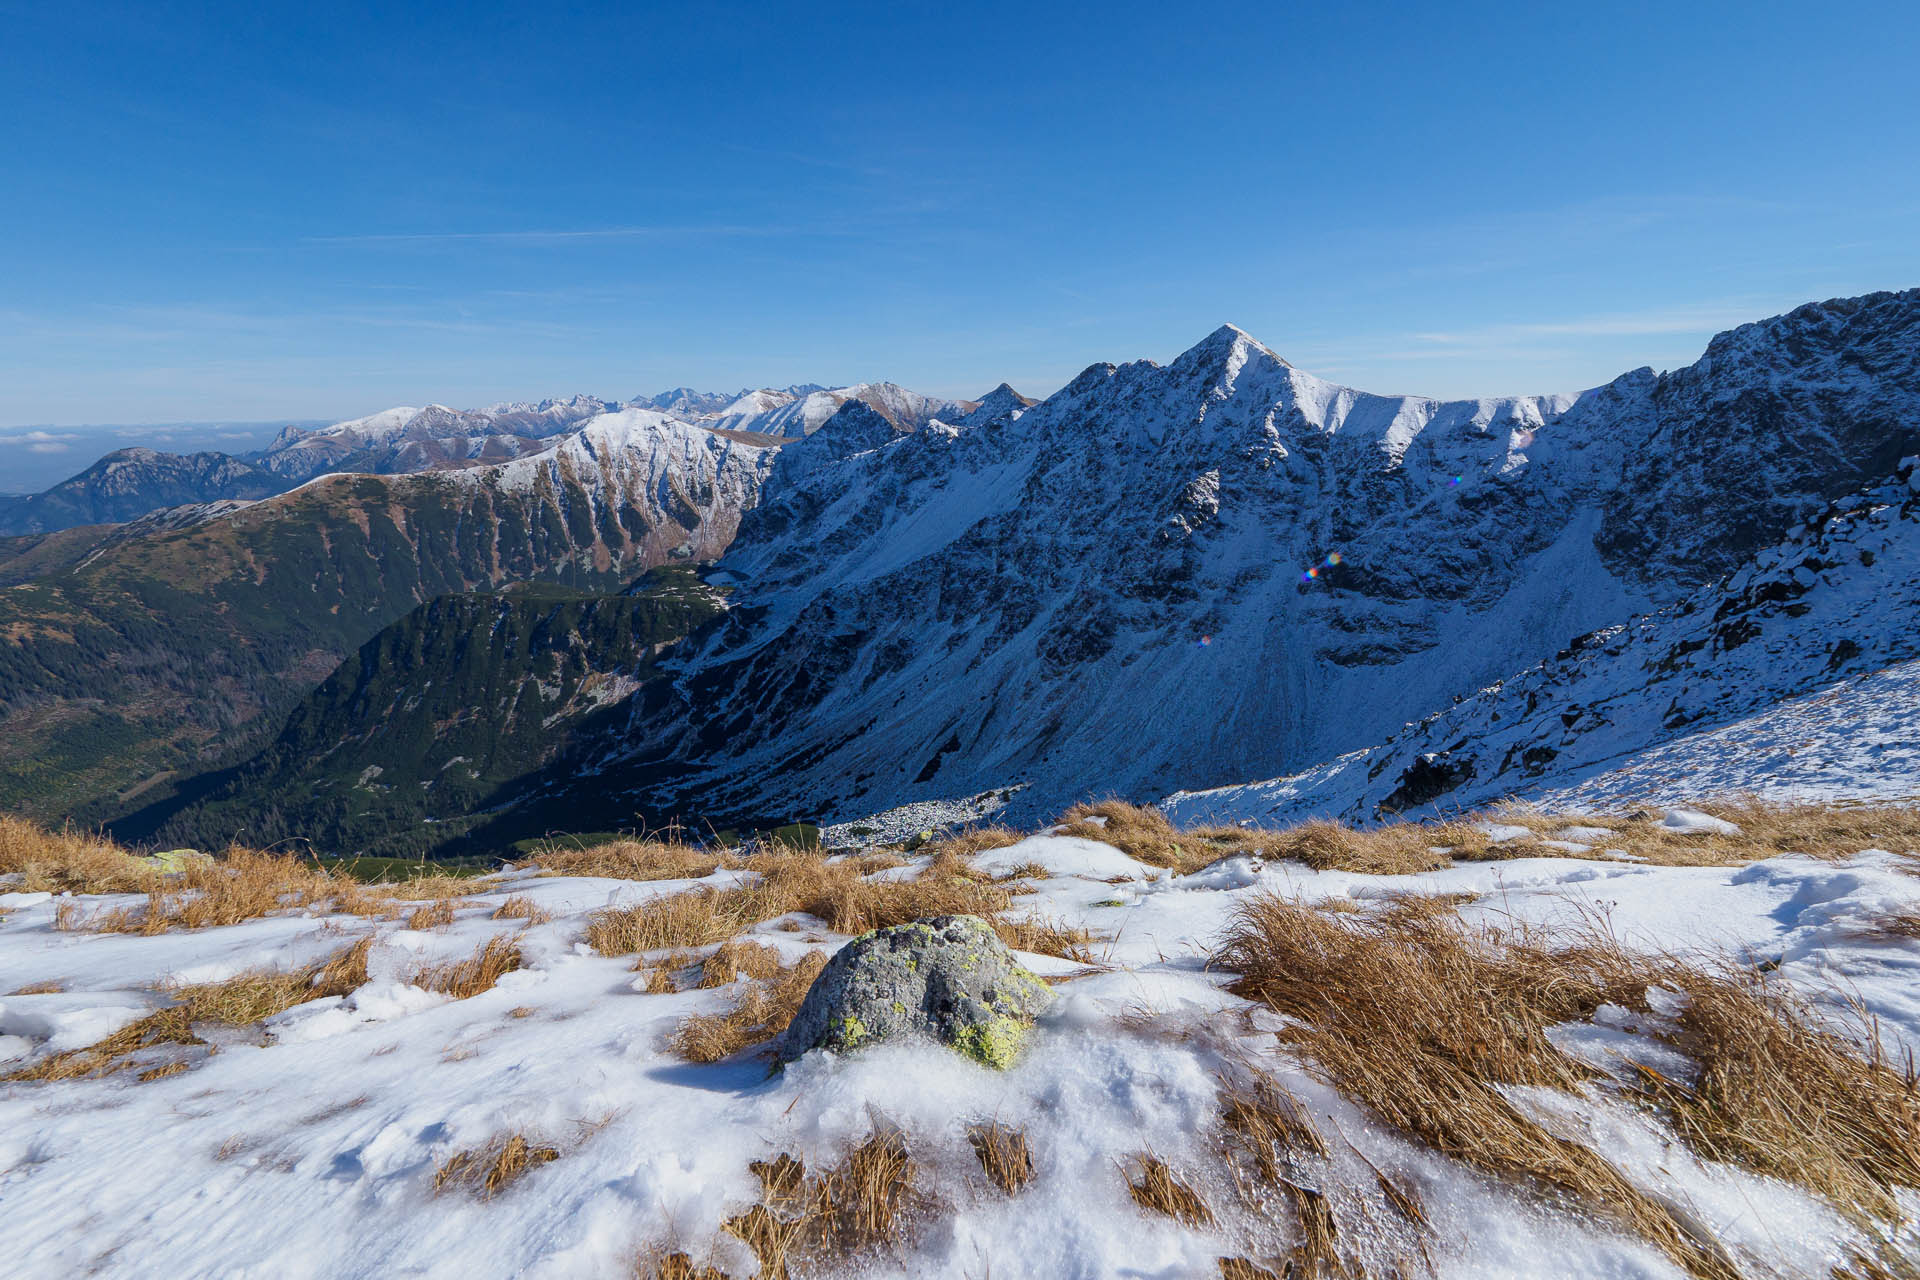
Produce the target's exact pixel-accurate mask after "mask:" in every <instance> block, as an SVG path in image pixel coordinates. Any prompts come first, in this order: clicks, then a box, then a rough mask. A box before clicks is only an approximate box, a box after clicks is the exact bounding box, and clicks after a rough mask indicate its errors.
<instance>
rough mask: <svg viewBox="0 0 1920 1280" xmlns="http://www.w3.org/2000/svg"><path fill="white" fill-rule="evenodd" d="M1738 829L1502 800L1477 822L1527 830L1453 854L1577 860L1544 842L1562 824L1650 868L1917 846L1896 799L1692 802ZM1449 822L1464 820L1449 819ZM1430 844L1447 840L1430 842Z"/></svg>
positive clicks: (1909, 819)
mask: <svg viewBox="0 0 1920 1280" xmlns="http://www.w3.org/2000/svg"><path fill="white" fill-rule="evenodd" d="M1692 807H1694V808H1696V809H1698V810H1700V811H1701V812H1703V813H1707V814H1710V815H1711V816H1713V817H1716V818H1721V819H1724V820H1726V821H1728V822H1731V823H1733V824H1734V825H1735V826H1737V827H1739V828H1740V833H1739V834H1738V835H1728V834H1724V833H1720V832H1707V831H1670V830H1668V829H1667V828H1666V827H1664V826H1662V825H1661V824H1660V821H1659V818H1660V814H1659V812H1657V811H1653V810H1640V811H1635V812H1632V813H1624V814H1601V815H1598V816H1582V817H1578V818H1570V817H1567V816H1565V815H1555V814H1545V813H1541V812H1539V811H1538V810H1535V809H1532V808H1529V807H1527V806H1524V805H1502V806H1499V807H1497V808H1494V809H1491V810H1489V811H1487V812H1486V813H1484V814H1480V815H1478V816H1477V818H1476V821H1485V822H1490V823H1500V824H1503V825H1507V826H1515V827H1525V828H1526V829H1527V831H1528V832H1529V833H1530V834H1528V835H1525V836H1520V837H1518V838H1515V839H1512V840H1503V841H1501V842H1499V843H1498V844H1493V843H1490V842H1488V841H1487V839H1486V837H1485V836H1484V835H1481V836H1480V838H1479V840H1480V842H1479V844H1477V845H1476V844H1472V843H1468V844H1463V845H1461V846H1460V847H1458V848H1455V849H1454V850H1453V851H1452V856H1454V857H1456V858H1462V859H1469V860H1473V859H1484V858H1531V857H1567V856H1573V857H1583V856H1587V855H1584V854H1576V853H1571V852H1570V851H1564V850H1559V849H1556V848H1554V847H1553V846H1552V845H1548V844H1543V843H1542V841H1544V840H1550V839H1562V838H1567V837H1565V836H1564V835H1563V834H1562V833H1564V832H1565V830H1566V829H1567V828H1568V827H1602V828H1605V829H1606V830H1607V832H1608V834H1607V835H1606V836H1605V837H1604V838H1602V837H1598V836H1584V835H1583V836H1581V837H1579V838H1577V840H1576V843H1580V844H1590V845H1593V846H1594V847H1595V849H1597V850H1598V849H1617V850H1619V851H1620V852H1622V853H1625V854H1628V855H1629V856H1631V857H1634V858H1638V859H1641V860H1643V861H1646V862H1649V863H1652V864H1654V865H1656V866H1681V867H1694V866H1705V867H1712V866H1742V865H1745V864H1746V863H1749V862H1755V861H1758V860H1760V859H1764V858H1776V857H1780V856H1782V855H1784V854H1791V853H1798V854H1804V855H1807V856H1809V857H1814V858H1822V859H1829V860H1834V859H1841V858H1849V857H1852V856H1853V855H1854V854H1856V853H1859V852H1860V851H1861V850H1863V849H1876V848H1877V849H1886V850H1889V851H1891V852H1894V853H1908V852H1913V851H1920V807H1913V806H1909V805H1898V804H1860V805H1855V804H1819V803H1814V804H1776V803H1772V802H1769V801H1765V800H1761V799H1759V798H1758V797H1753V796H1743V797H1734V798H1731V799H1722V800H1714V801H1708V802H1704V803H1701V804H1698V805H1695V806H1692ZM1451 825H1453V826H1459V825H1462V824H1459V823H1455V824H1451ZM1435 843H1436V844H1451V843H1452V841H1450V840H1436V841H1435Z"/></svg>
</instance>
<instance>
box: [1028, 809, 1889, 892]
mask: <svg viewBox="0 0 1920 1280" xmlns="http://www.w3.org/2000/svg"><path fill="white" fill-rule="evenodd" d="M1696 807H1697V808H1699V809H1700V810H1701V811H1702V812H1705V813H1709V814H1712V815H1713V816H1715V817H1718V818H1723V819H1725V820H1727V821H1729V822H1732V823H1734V824H1735V825H1736V826H1738V827H1739V828H1740V829H1741V830H1740V834H1739V835H1724V834H1716V833H1711V832H1681V831H1669V830H1667V829H1666V828H1665V827H1662V826H1661V825H1660V824H1659V822H1658V818H1659V814H1658V813H1657V812H1651V811H1649V812H1642V813H1636V814H1623V815H1601V816H1598V817H1594V816H1582V817H1571V816H1567V815H1553V814H1546V813H1542V812H1540V811H1538V810H1535V809H1531V808H1527V807H1525V806H1521V805H1507V806H1501V807H1498V808H1495V809H1491V810H1488V811H1487V812H1485V813H1480V814H1472V815H1463V816H1461V817H1458V818H1448V819H1438V820H1436V819H1429V820H1426V821H1420V822H1388V823H1385V824H1383V825H1381V826H1377V827H1366V828H1361V827H1353V826H1349V825H1347V824H1345V823H1342V822H1335V821H1331V820H1328V819H1321V818H1316V819H1311V820H1309V821H1306V822H1302V823H1298V824H1296V825H1294V826H1291V827H1285V828H1279V829H1273V830H1266V829H1260V828H1252V827H1233V826H1212V827H1191V828H1188V829H1186V830H1181V829H1180V828H1177V827H1175V826H1174V825H1173V824H1172V823H1171V822H1170V821H1169V820H1168V819H1167V817H1166V815H1165V814H1163V813H1161V812H1160V810H1158V809H1155V808H1152V807H1151V806H1142V805H1134V804H1128V803H1126V802H1125V801H1121V800H1104V801H1101V802H1100V803H1098V804H1080V805H1075V806H1074V807H1073V808H1071V809H1069V810H1067V812H1066V813H1065V815H1063V816H1062V817H1061V819H1060V821H1061V824H1062V828H1063V829H1062V831H1061V834H1062V835H1070V836H1079V837H1082V838H1084V839H1088V840H1099V841H1101V842H1103V843H1106V844H1110V845H1113V846H1114V847H1115V848H1117V849H1119V850H1120V851H1121V852H1123V853H1125V854H1127V855H1128V856H1130V857H1132V858H1135V859H1137V860H1138V861H1141V862H1145V863H1148V864H1150V865H1153V866H1160V867H1168V868H1170V869H1172V870H1173V871H1175V872H1178V873H1180V874H1183V875H1184V874H1186V873H1189V872H1192V871H1197V870H1199V869H1200V868H1202V867H1205V866H1208V865H1211V864H1212V863H1215V862H1218V861H1220V860H1221V859H1222V858H1228V857H1233V856H1236V855H1242V854H1245V855H1252V856H1258V857H1265V858H1281V859H1286V860H1289V861H1294V862H1301V863H1305V864H1306V865H1307V866H1310V867H1312V868H1314V869H1315V870H1319V871H1336V870H1337V871H1356V872H1361V873H1364V874H1369V875H1412V874H1415V873H1418V872H1421V871H1432V870H1436V869H1438V868H1441V867H1444V866H1447V865H1449V863H1450V862H1452V861H1454V860H1458V859H1465V860H1468V861H1485V860H1489V859H1506V858H1549V857H1550V858H1565V857H1589V856H1601V853H1600V851H1601V850H1605V849H1618V850H1620V851H1621V852H1623V853H1626V854H1628V855H1630V856H1632V857H1635V858H1639V859H1643V860H1645V861H1647V862H1650V863H1654V864H1657V865H1661V866H1738V865H1742V864H1745V863H1748V862H1753V861H1756V860H1758V859H1762V858H1772V857H1778V856H1780V855H1781V854H1787V853H1803V854H1808V855H1810V856H1812V857H1816V858H1828V859H1835V858H1845V857H1850V856H1852V855H1853V854H1856V853H1858V852H1860V851H1861V850H1863V849H1868V848H1883V849H1888V850H1891V851H1893V852H1896V853H1906V852H1920V807H1914V806H1909V805H1895V804H1884V805H1833V804H1805V805H1791V804H1772V803H1767V802H1764V801H1761V800H1758V799H1754V798H1739V799H1733V800H1722V801H1714V802H1709V803H1703V804H1700V805H1698V806H1696ZM1096 819H1101V820H1104V821H1095V820H1096ZM1491 823H1499V824H1502V825H1506V826H1513V827H1523V828H1525V829H1526V832H1525V834H1522V835H1518V836H1515V837H1514V838H1512V839H1509V840H1502V841H1499V842H1497V843H1496V842H1495V841H1494V839H1493V837H1492V836H1490V835H1489V834H1487V832H1486V831H1485V830H1484V829H1483V826H1484V825H1485V824H1491ZM1572 826H1587V827H1602V828H1605V829H1606V830H1607V831H1608V833H1609V834H1608V835H1607V836H1606V837H1605V838H1604V839H1600V838H1597V837H1595V838H1583V839H1581V840H1578V841H1576V842H1575V843H1580V844H1588V845H1592V846H1593V847H1594V849H1595V852H1594V853H1593V854H1585V853H1578V852H1574V851H1570V850H1563V849H1558V848H1556V847H1554V846H1553V845H1550V844H1547V843H1545V841H1547V840H1550V839H1558V838H1563V837H1562V836H1561V834H1560V833H1561V832H1563V831H1564V830H1565V829H1566V828H1568V827H1572Z"/></svg>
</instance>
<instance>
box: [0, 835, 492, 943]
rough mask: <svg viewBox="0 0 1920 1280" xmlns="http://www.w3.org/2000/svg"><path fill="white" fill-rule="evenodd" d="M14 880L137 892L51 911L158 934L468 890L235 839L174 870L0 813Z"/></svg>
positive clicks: (381, 909) (90, 925) (75, 924)
mask: <svg viewBox="0 0 1920 1280" xmlns="http://www.w3.org/2000/svg"><path fill="white" fill-rule="evenodd" d="M9 874H11V875H18V876H20V877H21V879H20V881H18V882H17V883H18V885H19V887H21V888H24V889H29V890H40V891H47V892H55V893H68V892H70V893H78V894H100V893H144V894H145V895H146V901H145V902H144V903H141V904H138V905H135V906H129V907H117V908H112V909H107V910H99V909H91V908H89V907H88V906H87V905H86V904H84V903H81V902H79V901H74V900H69V901H66V902H63V903H61V904H60V906H59V907H58V908H57V909H56V915H55V921H54V925H55V927H56V928H59V929H68V930H86V931H88V932H99V933H135V934H149V935H151V934H159V933H165V932H166V931H167V930H169V929H176V928H180V929H206V928H215V927H219V926H222V925H231V924H239V923H242V922H243V921H247V920H254V919H258V918H259V917H261V916H265V915H271V914H273V913H275V912H278V911H286V910H298V909H304V908H308V907H325V908H328V909H331V910H335V911H341V912H347V913H351V914H355V915H366V916H380V917H383V918H394V917H397V916H399V915H401V914H403V913H404V912H405V910H406V908H404V907H399V906H396V902H422V901H436V902H437V901H448V900H453V899H457V898H459V897H461V896H462V895H464V894H467V893H470V892H472V890H473V882H472V881H470V880H464V879H462V878H460V877H458V876H448V875H423V876H419V877H416V878H414V879H411V880H402V881H396V882H393V883H390V884H379V885H365V884H362V883H360V882H359V881H357V880H353V879H351V878H349V877H346V876H340V875H335V874H333V873H331V872H329V871H327V870H325V869H323V868H321V867H319V866H317V865H316V864H314V863H312V862H308V861H304V860H302V859H301V858H299V857H297V856H294V855H292V854H278V853H265V852H262V851H260V850H257V849H246V848H241V847H239V846H234V847H232V848H229V849H227V850H226V851H225V852H224V853H221V854H220V855H218V856H217V857H211V858H203V859H191V860H188V861H186V862H185V863H183V864H182V865H181V866H180V868H179V870H177V871H173V872H171V873H169V872H164V871H162V870H160V869H159V868H157V867H155V866H153V865H151V864H149V863H147V862H146V861H144V860H142V859H140V858H138V857H135V856H134V855H133V854H131V853H129V852H128V851H127V850H126V849H124V848H122V847H121V846H119V845H117V844H115V843H113V842H112V841H110V840H106V839H102V838H100V837H97V836H90V835H86V834H82V833H76V832H74V831H72V830H70V829H69V830H64V831H58V832H51V831H47V830H46V829H44V828H42V827H39V826H36V825H34V824H33V823H30V822H27V821H25V820H23V819H20V818H15V817H10V816H0V875H9Z"/></svg>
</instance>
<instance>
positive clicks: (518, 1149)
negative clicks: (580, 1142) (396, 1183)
mask: <svg viewBox="0 0 1920 1280" xmlns="http://www.w3.org/2000/svg"><path fill="white" fill-rule="evenodd" d="M559 1158H560V1152H559V1150H558V1149H557V1148H555V1147H545V1146H535V1145H534V1144H533V1143H532V1142H530V1141H528V1139H527V1137H526V1135H525V1134H521V1133H511V1134H503V1135H501V1136H499V1137H496V1138H493V1139H492V1140H490V1141H488V1142H487V1143H486V1144H485V1145H483V1146H479V1147H474V1148H472V1149H470V1150H467V1151H456V1152H454V1154H453V1155H451V1156H449V1157H448V1158H447V1161H446V1163H445V1164H442V1165H441V1166H440V1167H439V1168H438V1169H436V1170H435V1171H434V1174H433V1191H434V1194H435V1195H439V1194H441V1193H443V1192H446V1191H448V1190H452V1189H460V1190H465V1191H470V1192H472V1193H473V1194H475V1195H477V1196H479V1197H480V1198H481V1199H482V1200H491V1199H493V1198H494V1197H495V1196H497V1195H499V1194H500V1193H501V1192H502V1191H505V1190H506V1189H507V1188H508V1187H510V1186H512V1185H513V1184H514V1183H515V1182H516V1181H518V1180H519V1179H520V1177H521V1176H522V1175H523V1174H526V1173H528V1172H529V1171H531V1170H533V1169H535V1168H538V1167H539V1166H540V1165H543V1164H551V1163H552V1162H553V1161H555V1160H558V1159H559Z"/></svg>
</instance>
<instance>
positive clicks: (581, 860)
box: [527, 837, 745, 880]
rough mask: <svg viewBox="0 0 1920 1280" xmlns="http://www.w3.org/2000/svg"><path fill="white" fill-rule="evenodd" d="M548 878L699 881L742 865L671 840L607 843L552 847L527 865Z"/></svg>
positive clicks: (726, 854) (728, 855) (722, 853)
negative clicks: (593, 877)
mask: <svg viewBox="0 0 1920 1280" xmlns="http://www.w3.org/2000/svg"><path fill="white" fill-rule="evenodd" d="M527 865H532V866H538V867H539V868H540V870H541V872H542V874H545V875H550V876H599V877H602V878H605V879H609V880H699V879H703V878H704V877H706V876H710V875H712V874H713V873H714V872H716V871H720V870H732V869H735V868H738V867H741V866H744V865H745V863H744V862H743V860H742V859H741V858H740V857H739V856H738V855H736V854H734V853H732V852H730V851H728V850H725V849H703V848H701V847H700V846H699V845H695V844H688V843H686V842H684V841H681V840H675V839H665V840H661V839H653V838H648V837H642V838H639V839H627V840H611V841H608V842H607V843H606V844H596V845H590V846H588V847H586V848H584V849H582V848H568V847H565V846H563V845H559V844H552V845H550V846H549V847H548V848H547V849H545V850H543V851H541V852H540V853H539V854H538V855H536V856H535V857H534V859H533V861H532V862H531V863H530V864H527Z"/></svg>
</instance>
